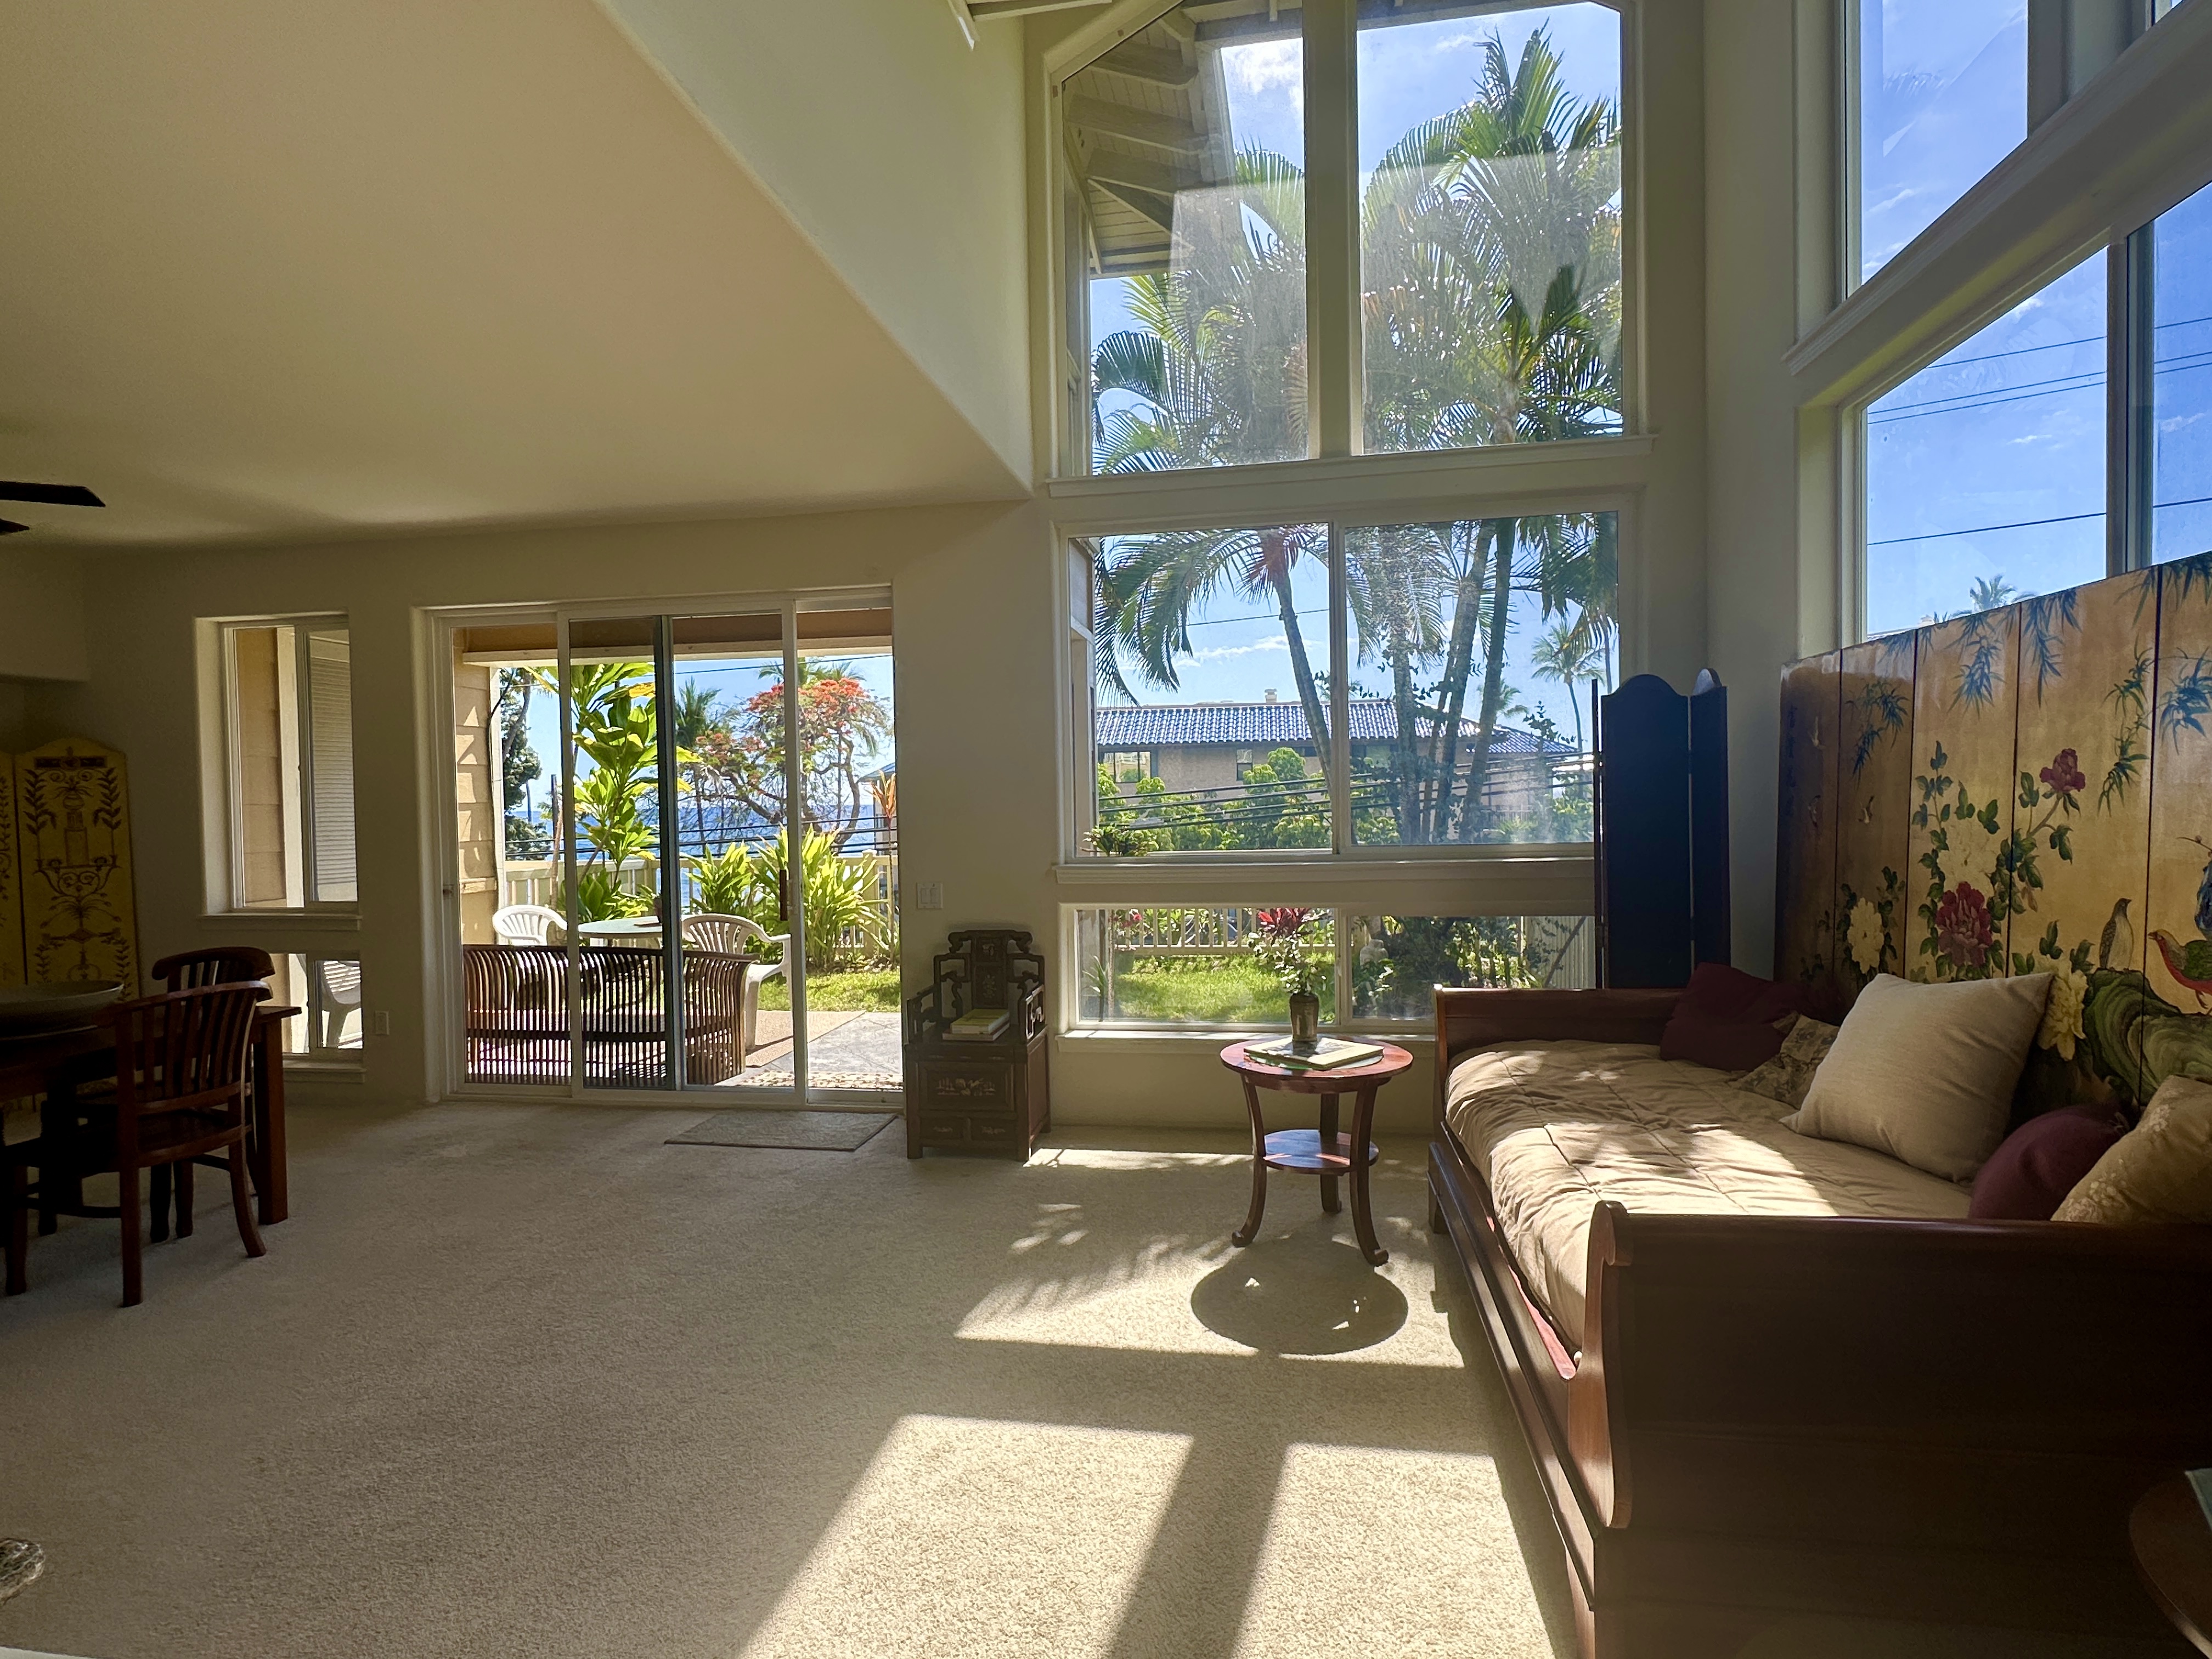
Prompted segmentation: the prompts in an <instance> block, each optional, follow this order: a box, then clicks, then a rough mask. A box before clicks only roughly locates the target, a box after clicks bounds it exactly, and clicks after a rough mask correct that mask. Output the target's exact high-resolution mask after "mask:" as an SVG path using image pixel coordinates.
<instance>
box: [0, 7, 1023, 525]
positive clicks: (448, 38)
mask: <svg viewBox="0 0 2212 1659" xmlns="http://www.w3.org/2000/svg"><path fill="white" fill-rule="evenodd" d="M935 21H937V22H938V23H939V24H941V26H942V27H944V28H945V29H946V30H948V31H950V30H951V27H952V24H951V19H950V18H949V17H946V18H939V19H937V20H935ZM863 187H865V181H863ZM1019 236H1020V231H1019V227H1018V225H1017V226H1015V227H1013V228H1012V241H1011V246H1014V247H1017V248H1018V246H1019ZM0 247H4V248H5V250H6V251H5V253H4V256H0V477H5V478H24V479H40V480H46V481H51V482H59V483H83V484H88V485H89V486H91V487H92V488H93V489H96V490H97V491H98V492H99V493H100V495H102V496H103V497H105V498H106V501H108V502H109V503H110V505H109V506H108V507H107V508H106V509H105V510H102V511H96V510H90V509H84V508H70V507H37V506H26V507H9V508H8V509H6V511H7V512H8V513H9V514H10V515H12V516H14V517H16V518H19V519H21V520H24V521H26V522H27V523H29V524H30V525H31V526H33V532H32V533H31V534H28V535H23V536H18V537H15V538H11V543H12V545H13V546H14V547H16V548H21V547H25V546H28V545H34V544H62V543H69V542H79V543H82V542H94V541H107V542H114V541H135V542H147V541H190V540H204V539H224V540H228V539H236V538H265V537H282V536H288V535H292V534H313V535H315V536H317V537H326V536H328V535H331V534H332V533H334V532H336V533H347V532H374V531H390V530H395V529H399V528H404V527H410V526H431V525H455V524H490V523H502V522H506V523H513V522H530V521H540V520H542V521H554V520H569V519H576V518H609V517H624V516H641V515H683V514H692V513H701V514H703V513H720V512H745V513H766V512H776V511H801V510H807V509H810V508H815V507H843V506H854V505H862V504H868V503H878V502H892V501H925V500H929V501H939V500H955V499H989V498H996V497H1006V496H1009V495H1017V494H1019V493H1022V492H1023V490H1024V489H1025V487H1026V480H1025V479H1024V478H1023V477H1018V476H1017V471H1016V467H1015V466H1013V465H1009V461H1008V459H1007V457H1006V453H1005V449H1006V445H1005V444H1004V443H1003V441H1002V442H1000V444H999V445H998V446H997V447H994V444H993V443H992V442H991V441H987V439H986V438H985V437H984V436H983V435H981V434H980V433H979V432H978V430H977V428H976V426H975V424H974V423H973V422H971V420H970V419H969V418H968V416H967V415H965V414H963V410H962V408H961V407H960V406H958V405H957V404H956V403H955V402H954V401H952V400H951V399H950V398H948V397H947V396H946V394H945V392H944V390H942V389H941V387H940V386H939V383H938V382H937V381H935V380H933V379H932V378H931V377H930V375H929V374H926V373H925V372H924V371H923V370H922V369H921V368H918V367H917V365H916V362H915V357H914V356H913V355H911V354H910V353H909V352H908V350H906V349H902V343H901V342H900V340H899V339H897V338H896V337H894V336H893V335H892V334H891V333H890V331H888V330H887V329H886V327H885V326H884V324H883V323H882V322H881V321H879V320H878V316H879V314H880V312H879V308H872V307H870V306H868V305H867V304H866V303H864V302H863V301H862V299H861V298H860V297H859V296H857V295H856V294H855V293H854V289H852V287H851V286H849V285H848V283H846V282H845V281H844V280H843V279H842V277H841V276H840V273H839V271H838V270H836V268H834V267H833V266H832V265H831V264H830V263H829V261H828V260H827V259H826V258H824V256H823V253H822V252H819V251H818V248H817V242H816V240H813V239H811V238H810V237H809V236H808V235H806V234H804V233H802V231H801V230H800V229H799V228H797V226H796V225H795V224H794V223H793V219H792V217H791V216H790V215H789V214H788V213H787V210H786V209H785V207H784V205H783V204H780V203H779V202H778V201H777V200H776V199H775V198H774V197H771V196H770V195H769V191H767V189H765V188H764V187H763V185H762V184H761V183H760V182H759V181H758V180H757V178H756V177H755V175H754V173H752V172H751V171H750V169H749V168H748V167H746V166H745V165H744V163H743V162H742V161H741V160H740V159H739V158H738V155H735V154H734V153H733V152H732V149H731V147H730V144H729V143H728V142H727V141H726V137H725V136H724V135H720V134H718V133H717V132H716V131H714V128H713V127H712V126H711V125H709V123H708V121H707V120H706V119H705V118H702V116H701V115H700V113H699V112H698V111H697V109H696V106H694V105H693V104H692V103H691V102H690V100H688V99H687V98H686V96H684V94H682V93H680V92H679V91H678V89H677V87H676V86H675V85H674V84H673V83H672V82H671V77H670V76H667V75H665V74H664V73H662V72H661V71H660V70H659V69H657V68H656V66H655V65H654V64H653V63H651V62H649V61H648V60H647V58H646V56H645V55H644V54H643V52H641V50H640V49H639V47H638V46H636V45H635V43H634V42H633V40H632V39H631V38H630V37H629V35H628V34H626V33H624V31H623V29H621V28H619V27H617V25H616V24H615V23H614V22H613V21H611V19H610V17H609V15H607V13H605V11H603V10H602V9H600V8H599V6H597V5H595V4H593V3H592V0H470V3H467V4H459V5H457V4H453V3H451V0H319V3H316V4H313V5H301V4H298V3H295V0H101V3H100V4H97V5H82V4H77V3H71V0H22V3H18V4H11V5H9V6H7V7H5V8H0ZM971 407H972V404H971Z"/></svg>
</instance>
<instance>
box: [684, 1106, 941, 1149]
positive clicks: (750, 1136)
mask: <svg viewBox="0 0 2212 1659" xmlns="http://www.w3.org/2000/svg"><path fill="white" fill-rule="evenodd" d="M896 1121H897V1119H896V1117H895V1116H894V1115H891V1114H890V1113H884V1112H766V1111H741V1112H717V1113H715V1114H714V1116H712V1117H710V1118H708V1119H707V1120H706V1121H703V1122H700V1123H695V1124H693V1125H692V1126H691V1127H690V1128H688V1129H686V1130H685V1131H684V1133H682V1134H680V1135H671V1136H669V1137H668V1144H669V1145H670V1146H775V1147H781V1148H782V1149H783V1150H785V1151H787V1152H858V1151H860V1148H861V1147H863V1146H866V1145H867V1144H868V1142H870V1141H871V1140H872V1139H875V1138H876V1136H878V1134H880V1133H883V1130H884V1126H885V1125H887V1124H890V1123H894V1122H896Z"/></svg>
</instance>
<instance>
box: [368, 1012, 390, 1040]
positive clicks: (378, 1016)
mask: <svg viewBox="0 0 2212 1659" xmlns="http://www.w3.org/2000/svg"><path fill="white" fill-rule="evenodd" d="M369 1020H370V1029H371V1030H374V1032H375V1033H376V1035H377V1036H391V1035H392V1010H390V1009H389V1008H379V1009H378V1010H377V1011H376V1012H374V1013H373V1014H371V1015H370V1016H369Z"/></svg>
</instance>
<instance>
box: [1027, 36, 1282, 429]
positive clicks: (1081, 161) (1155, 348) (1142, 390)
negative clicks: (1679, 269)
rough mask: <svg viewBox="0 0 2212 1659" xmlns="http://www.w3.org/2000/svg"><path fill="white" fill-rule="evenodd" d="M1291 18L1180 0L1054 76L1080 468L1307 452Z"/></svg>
mask: <svg viewBox="0 0 2212 1659" xmlns="http://www.w3.org/2000/svg"><path fill="white" fill-rule="evenodd" d="M1225 11H1233V12H1238V13H1239V14H1240V15H1231V16H1227V17H1223V16H1220V15H1218V14H1221V13H1223V12H1225ZM1298 21H1299V13H1298V10H1297V8H1296V7H1295V6H1286V7H1273V6H1263V7H1260V8H1257V9H1255V10H1252V11H1250V12H1249V13H1248V12H1245V11H1244V10H1243V9H1239V8H1233V7H1224V6H1221V5H1219V4H1218V3H1200V0H1187V3H1184V4H1182V5H1178V6H1176V7H1175V8H1174V9H1171V10H1170V11H1168V12H1167V13H1166V14H1164V15H1163V16H1161V17H1160V18H1159V19H1158V21H1155V22H1153V23H1152V25H1151V26H1150V27H1146V28H1144V29H1140V30H1139V31H1138V32H1137V33H1135V34H1133V35H1132V36H1130V37H1129V38H1128V39H1127V40H1124V41H1122V42H1121V44H1120V45H1118V46H1115V47H1114V49H1113V50H1112V51H1110V52H1107V53H1106V54H1105V55H1104V56H1103V57H1101V58H1098V59H1097V60H1096V61H1095V62H1093V63H1092V64H1090V65H1089V66H1088V67H1086V68H1085V69H1084V70H1081V71H1080V72H1079V73H1078V74H1076V75H1075V76H1072V77H1071V78H1070V79H1069V80H1068V81H1067V82H1066V86H1065V88H1063V94H1062V109H1063V111H1064V114H1065V120H1066V133H1065V138H1066V143H1065V154H1066V161H1067V165H1068V167H1069V168H1070V169H1071V171H1072V173H1073V183H1074V185H1075V199H1074V201H1073V204H1072V210H1073V212H1074V213H1075V215H1076V216H1077V217H1078V219H1079V226H1080V229H1081V231H1082V233H1083V234H1081V235H1080V236H1079V237H1076V238H1074V239H1073V241H1074V243H1075V246H1074V249H1073V252H1075V254H1076V256H1077V257H1078V258H1079V259H1080V260H1081V261H1082V264H1083V266H1084V276H1083V278H1082V280H1081V281H1080V282H1079V283H1077V284H1076V285H1075V286H1073V288H1072V289H1071V296H1072V299H1073V304H1072V306H1071V316H1070V319H1069V326H1070V331H1071V333H1072V334H1073V335H1075V336H1076V337H1079V338H1080V339H1082V340H1083V341H1084V343H1085V350H1084V352H1083V357H1084V368H1083V369H1082V370H1081V371H1080V372H1083V373H1085V374H1086V375H1087V378H1088V380H1089V382H1090V394H1091V395H1090V397H1089V398H1087V399H1086V400H1085V401H1086V402H1087V403H1088V404H1089V407H1088V409H1087V410H1085V413H1086V414H1087V415H1088V416H1089V423H1090V428H1091V429H1090V433H1089V442H1088V448H1089V453H1090V457H1091V470H1092V471H1099V472H1124V471H1156V470H1158V469H1160V468H1163V467H1189V466H1221V465H1232V464H1235V463H1238V462H1246V461H1284V460H1291V459H1296V458H1297V457H1300V456H1303V455H1304V454H1305V453H1306V384H1305V368H1306V261H1305V245H1306V213H1305V177H1304V167H1305V125H1304V79H1303V76H1304V52H1303V47H1302V46H1301V44H1300V40H1299V33H1298ZM1071 274H1072V273H1071Z"/></svg>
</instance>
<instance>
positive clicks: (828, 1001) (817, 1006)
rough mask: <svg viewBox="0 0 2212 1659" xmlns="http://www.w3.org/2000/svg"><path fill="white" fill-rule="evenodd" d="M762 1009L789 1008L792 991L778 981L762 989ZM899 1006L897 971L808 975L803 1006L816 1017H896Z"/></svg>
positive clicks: (774, 980) (889, 969)
mask: <svg viewBox="0 0 2212 1659" xmlns="http://www.w3.org/2000/svg"><path fill="white" fill-rule="evenodd" d="M760 1006H762V1007H763V1008H788V1007H790V1006H791V987H788V986H787V985H786V984H785V983H784V982H783V981H782V980H781V979H772V980H770V981H768V983H767V984H765V985H763V986H762V987H761V1000H760ZM806 1006H807V1008H808V1009H809V1010H810V1011H811V1012H814V1013H817V1014H845V1013H863V1014H870V1013H876V1014H895V1013H896V1012H898V1006H899V976H898V970H897V969H892V968H884V969H871V970H869V971H867V972H865V973H858V974H809V975H807V976H806Z"/></svg>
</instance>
